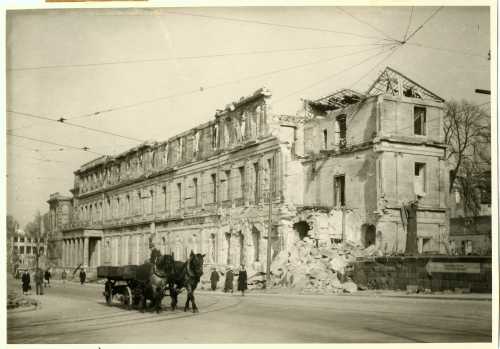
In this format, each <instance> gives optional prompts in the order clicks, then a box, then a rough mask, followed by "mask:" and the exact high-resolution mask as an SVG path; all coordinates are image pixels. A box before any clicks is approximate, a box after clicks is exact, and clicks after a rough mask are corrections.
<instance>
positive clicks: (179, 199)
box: [177, 183, 182, 209]
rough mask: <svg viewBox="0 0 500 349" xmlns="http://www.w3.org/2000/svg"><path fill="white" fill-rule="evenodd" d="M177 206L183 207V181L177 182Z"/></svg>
mask: <svg viewBox="0 0 500 349" xmlns="http://www.w3.org/2000/svg"><path fill="white" fill-rule="evenodd" d="M177 208H179V209H180V208H182V183H177Z"/></svg>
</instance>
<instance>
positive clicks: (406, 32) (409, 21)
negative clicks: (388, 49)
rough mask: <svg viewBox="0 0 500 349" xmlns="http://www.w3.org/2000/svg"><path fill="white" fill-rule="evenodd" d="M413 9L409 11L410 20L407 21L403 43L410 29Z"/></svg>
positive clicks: (413, 7)
mask: <svg viewBox="0 0 500 349" xmlns="http://www.w3.org/2000/svg"><path fill="white" fill-rule="evenodd" d="M414 9H415V6H412V7H411V9H410V19H409V20H408V25H407V26H406V31H405V35H403V41H406V37H407V36H408V31H409V30H410V27H411V20H412V18H413V10H414Z"/></svg>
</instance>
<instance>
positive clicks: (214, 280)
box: [210, 268, 219, 291]
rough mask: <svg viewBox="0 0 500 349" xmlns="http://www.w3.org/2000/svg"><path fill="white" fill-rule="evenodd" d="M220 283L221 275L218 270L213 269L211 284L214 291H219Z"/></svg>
mask: <svg viewBox="0 0 500 349" xmlns="http://www.w3.org/2000/svg"><path fill="white" fill-rule="evenodd" d="M218 282H219V273H218V272H217V269H215V268H213V269H212V274H211V275H210V284H211V286H212V291H215V290H216V289H217V283H218Z"/></svg>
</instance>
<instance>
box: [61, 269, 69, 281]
mask: <svg viewBox="0 0 500 349" xmlns="http://www.w3.org/2000/svg"><path fill="white" fill-rule="evenodd" d="M67 277H68V274H66V269H63V271H62V273H61V280H62V283H63V285H64V284H65V283H66V278H67Z"/></svg>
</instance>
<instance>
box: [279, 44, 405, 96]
mask: <svg viewBox="0 0 500 349" xmlns="http://www.w3.org/2000/svg"><path fill="white" fill-rule="evenodd" d="M395 45H398V44H393V45H392V46H391V47H390V48H388V49H385V50H382V51H380V52H377V53H376V54H374V55H372V56H370V57H368V58H365V59H364V60H362V61H360V62H358V63H356V64H353V65H351V66H349V67H347V68H345V69H343V70H340V71H338V72H335V73H333V74H330V75H328V76H327V77H324V78H322V79H321V80H318V81H316V82H313V83H312V84H309V85H307V86H305V87H303V88H301V89H300V90H296V91H294V92H292V93H289V94H287V95H285V96H283V97H281V98H279V99H276V100H275V101H274V102H273V104H276V103H280V102H282V101H283V100H285V99H287V98H289V97H291V96H293V95H296V94H297V93H300V92H303V91H305V90H308V89H310V88H311V87H314V86H317V85H319V84H321V83H323V82H325V81H327V80H330V79H331V78H333V77H335V76H337V75H340V74H342V73H344V72H346V71H348V70H351V69H353V68H355V67H357V66H360V65H362V64H363V63H366V62H368V61H370V60H371V59H373V58H375V57H378V56H380V55H382V54H384V53H387V52H388V51H390V50H393V49H394V48H395ZM396 47H399V46H396Z"/></svg>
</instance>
